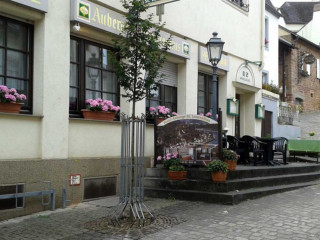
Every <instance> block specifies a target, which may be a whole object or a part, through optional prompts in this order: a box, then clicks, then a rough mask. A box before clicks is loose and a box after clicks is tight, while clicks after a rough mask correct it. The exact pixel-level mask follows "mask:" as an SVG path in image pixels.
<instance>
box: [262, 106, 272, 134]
mask: <svg viewBox="0 0 320 240" xmlns="http://www.w3.org/2000/svg"><path fill="white" fill-rule="evenodd" d="M261 137H272V112H270V111H265V115H264V119H263V120H262V126H261Z"/></svg>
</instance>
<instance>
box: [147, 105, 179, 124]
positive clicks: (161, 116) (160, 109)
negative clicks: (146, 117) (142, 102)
mask: <svg viewBox="0 0 320 240" xmlns="http://www.w3.org/2000/svg"><path fill="white" fill-rule="evenodd" d="M149 111H150V114H151V115H152V116H158V121H157V124H160V123H161V122H163V121H164V120H165V119H166V118H169V117H172V116H178V113H176V112H171V110H170V109H169V108H166V107H165V106H157V107H156V108H155V107H150V108H149Z"/></svg>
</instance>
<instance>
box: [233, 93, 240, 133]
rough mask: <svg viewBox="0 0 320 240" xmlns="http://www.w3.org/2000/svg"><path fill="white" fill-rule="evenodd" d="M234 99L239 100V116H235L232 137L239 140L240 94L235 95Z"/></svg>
mask: <svg viewBox="0 0 320 240" xmlns="http://www.w3.org/2000/svg"><path fill="white" fill-rule="evenodd" d="M236 99H238V100H239V114H238V116H235V126H234V129H235V133H234V135H235V136H236V137H237V138H240V114H241V108H240V106H241V104H240V101H241V100H240V94H236Z"/></svg>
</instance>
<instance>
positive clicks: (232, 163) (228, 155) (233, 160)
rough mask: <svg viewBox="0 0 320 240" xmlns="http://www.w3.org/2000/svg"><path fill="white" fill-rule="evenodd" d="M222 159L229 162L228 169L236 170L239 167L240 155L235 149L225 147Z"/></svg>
mask: <svg viewBox="0 0 320 240" xmlns="http://www.w3.org/2000/svg"><path fill="white" fill-rule="evenodd" d="M222 159H223V161H225V162H226V163H227V164H228V170H229V171H234V170H235V169H236V167H237V161H238V159H239V155H238V154H237V153H236V152H235V151H233V150H228V149H224V150H223V151H222Z"/></svg>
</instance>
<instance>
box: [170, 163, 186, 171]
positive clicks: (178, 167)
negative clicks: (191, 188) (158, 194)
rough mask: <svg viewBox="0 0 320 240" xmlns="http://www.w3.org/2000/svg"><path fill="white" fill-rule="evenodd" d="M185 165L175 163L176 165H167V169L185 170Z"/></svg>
mask: <svg viewBox="0 0 320 240" xmlns="http://www.w3.org/2000/svg"><path fill="white" fill-rule="evenodd" d="M185 170H186V169H185V167H184V166H183V165H180V164H177V165H171V166H170V167H169V171H176V172H182V171H185Z"/></svg>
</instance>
